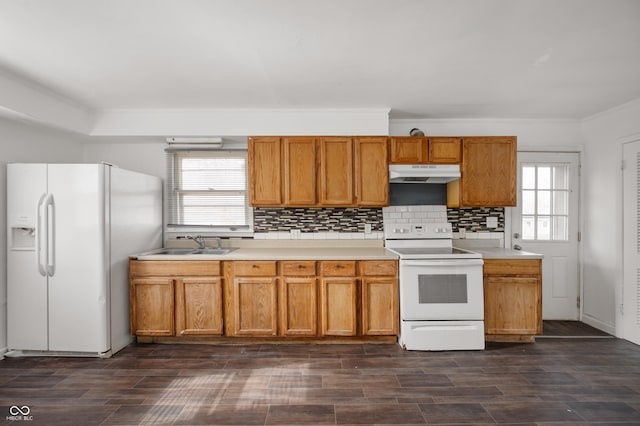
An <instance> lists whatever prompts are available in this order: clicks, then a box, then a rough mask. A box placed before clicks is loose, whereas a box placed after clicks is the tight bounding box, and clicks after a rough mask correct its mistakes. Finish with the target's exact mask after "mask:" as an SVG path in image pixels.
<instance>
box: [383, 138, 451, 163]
mask: <svg viewBox="0 0 640 426" xmlns="http://www.w3.org/2000/svg"><path fill="white" fill-rule="evenodd" d="M389 141H390V142H389V143H390V150H391V153H390V163H391V164H459V163H460V162H461V160H462V138H459V137H448V136H432V137H415V136H396V137H391V138H389Z"/></svg>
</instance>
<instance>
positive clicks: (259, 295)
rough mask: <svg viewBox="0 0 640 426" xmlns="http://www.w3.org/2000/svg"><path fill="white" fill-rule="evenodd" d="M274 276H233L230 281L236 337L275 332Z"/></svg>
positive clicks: (273, 334)
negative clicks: (231, 284) (231, 281)
mask: <svg viewBox="0 0 640 426" xmlns="http://www.w3.org/2000/svg"><path fill="white" fill-rule="evenodd" d="M276 282H277V281H276V278H275V277H236V278H234V280H233V308H232V309H233V312H234V315H235V318H234V330H233V334H234V335H237V336H275V335H276V333H277V313H276V312H277V306H276V301H277V299H276Z"/></svg>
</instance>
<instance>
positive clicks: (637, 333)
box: [622, 141, 640, 345]
mask: <svg viewBox="0 0 640 426" xmlns="http://www.w3.org/2000/svg"><path fill="white" fill-rule="evenodd" d="M622 158H623V161H624V168H623V170H622V191H623V193H622V195H623V196H622V200H623V201H622V203H623V209H622V212H623V213H622V214H623V225H622V226H623V230H622V239H623V252H624V253H623V262H624V269H623V289H622V291H623V293H622V303H623V322H624V324H623V337H624V338H625V339H627V340H629V341H631V342H634V343H636V344H639V345H640V220H639V219H640V218H639V216H640V208H639V207H638V206H639V204H638V203H639V202H640V141H636V142H631V143H626V144H624V145H623V148H622Z"/></svg>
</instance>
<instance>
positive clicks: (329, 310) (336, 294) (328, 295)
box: [320, 277, 357, 336]
mask: <svg viewBox="0 0 640 426" xmlns="http://www.w3.org/2000/svg"><path fill="white" fill-rule="evenodd" d="M356 290H357V286H356V279H355V278H351V277H344V278H339V277H335V278H322V284H321V289H320V309H321V312H320V326H321V330H320V331H321V334H322V335H325V336H355V335H356V332H357V330H356V327H357V326H356V295H357V291H356Z"/></svg>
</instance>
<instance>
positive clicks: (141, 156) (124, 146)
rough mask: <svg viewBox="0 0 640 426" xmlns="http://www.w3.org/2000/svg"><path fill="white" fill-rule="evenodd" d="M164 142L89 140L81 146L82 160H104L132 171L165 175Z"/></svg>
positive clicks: (161, 176)
mask: <svg viewBox="0 0 640 426" xmlns="http://www.w3.org/2000/svg"><path fill="white" fill-rule="evenodd" d="M164 148H165V144H164V143H159V142H158V143H153V142H135V139H134V138H132V139H131V142H126V141H122V142H117V143H113V142H97V141H95V140H92V141H91V142H89V143H87V144H85V145H84V146H83V151H82V160H83V162H85V163H99V162H102V161H104V162H106V163H110V164H113V165H116V166H118V167H120V168H123V169H127V170H132V171H134V172H140V173H146V174H148V175H152V176H158V177H160V178H162V179H163V180H164V179H165V177H166V168H167V162H166V160H165V152H164Z"/></svg>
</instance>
